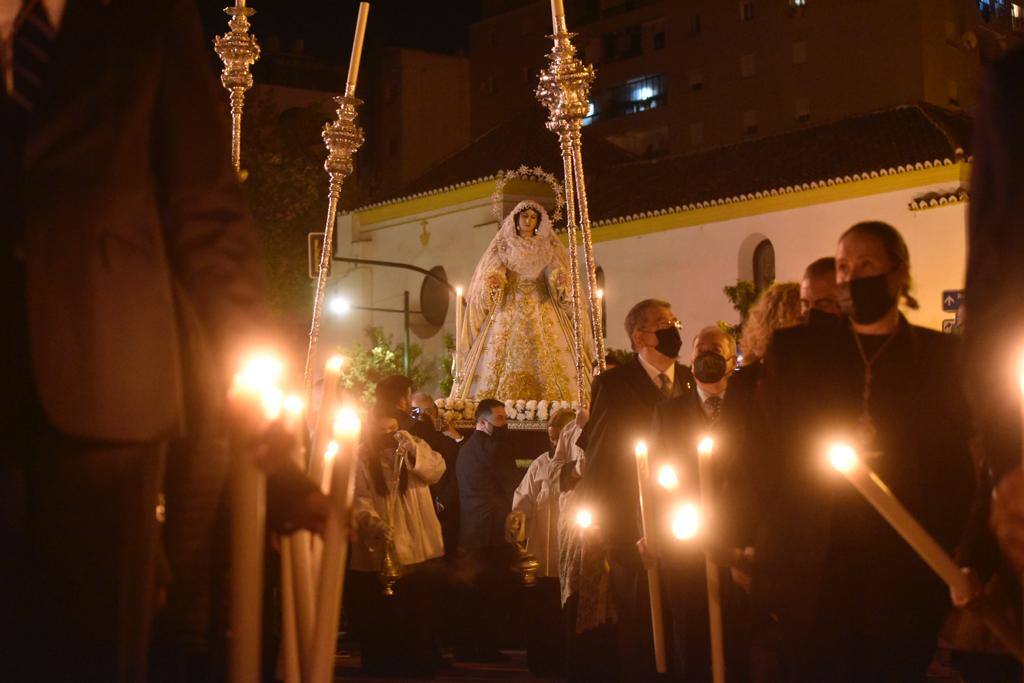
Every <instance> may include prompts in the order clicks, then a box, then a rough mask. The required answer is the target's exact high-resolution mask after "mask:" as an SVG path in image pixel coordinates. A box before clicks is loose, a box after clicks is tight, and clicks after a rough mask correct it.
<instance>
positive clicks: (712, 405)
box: [704, 396, 722, 422]
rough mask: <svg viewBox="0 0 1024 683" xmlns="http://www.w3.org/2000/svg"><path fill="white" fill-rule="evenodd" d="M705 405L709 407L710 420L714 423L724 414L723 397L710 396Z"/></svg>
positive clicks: (705, 400)
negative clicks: (720, 414)
mask: <svg viewBox="0 0 1024 683" xmlns="http://www.w3.org/2000/svg"><path fill="white" fill-rule="evenodd" d="M704 405H705V406H707V414H708V418H709V419H710V420H711V421H712V422H714V421H715V420H717V419H718V415H719V413H721V412H722V397H721V396H708V397H707V398H706V399H704Z"/></svg>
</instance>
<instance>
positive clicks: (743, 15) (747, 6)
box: [740, 0, 754, 21]
mask: <svg viewBox="0 0 1024 683" xmlns="http://www.w3.org/2000/svg"><path fill="white" fill-rule="evenodd" d="M753 18H754V0H740V21H751V20H753Z"/></svg>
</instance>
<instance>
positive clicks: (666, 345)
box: [654, 325, 683, 358]
mask: <svg viewBox="0 0 1024 683" xmlns="http://www.w3.org/2000/svg"><path fill="white" fill-rule="evenodd" d="M654 336H656V337H657V338H658V345H657V346H655V347H654V348H655V350H657V352H658V353H660V354H661V355H663V356H667V357H669V358H675V357H676V356H678V355H679V349H681V348H683V338H682V337H681V336H679V328H678V327H676V326H674V325H673V326H672V327H666V328H665V329H663V330H658V331H657V332H655V333H654Z"/></svg>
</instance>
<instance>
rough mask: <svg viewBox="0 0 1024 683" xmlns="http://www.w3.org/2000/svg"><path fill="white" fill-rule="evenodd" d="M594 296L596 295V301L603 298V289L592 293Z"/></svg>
mask: <svg viewBox="0 0 1024 683" xmlns="http://www.w3.org/2000/svg"><path fill="white" fill-rule="evenodd" d="M594 294H596V295H597V298H598V299H603V298H604V290H603V289H599V290H597V291H596V292H594Z"/></svg>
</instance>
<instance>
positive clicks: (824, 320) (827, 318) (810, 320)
mask: <svg viewBox="0 0 1024 683" xmlns="http://www.w3.org/2000/svg"><path fill="white" fill-rule="evenodd" d="M837 322H839V316H838V315H836V314H835V313H829V312H828V311H823V310H821V309H820V308H812V309H811V310H809V311H807V319H806V322H805V323H804V324H805V325H807V327H815V328H818V329H824V328H828V327H834V326H835V324H836V323H837Z"/></svg>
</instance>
